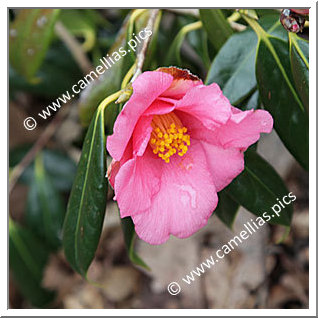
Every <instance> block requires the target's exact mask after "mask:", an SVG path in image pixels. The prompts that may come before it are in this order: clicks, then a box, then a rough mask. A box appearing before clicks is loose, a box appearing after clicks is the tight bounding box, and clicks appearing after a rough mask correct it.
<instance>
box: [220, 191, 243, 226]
mask: <svg viewBox="0 0 318 318" xmlns="http://www.w3.org/2000/svg"><path fill="white" fill-rule="evenodd" d="M218 197H219V202H218V206H217V208H216V209H215V211H214V214H215V215H217V217H218V218H219V219H220V220H221V221H222V222H223V223H224V224H225V225H226V226H228V227H229V228H230V229H233V224H234V221H235V218H236V215H237V212H238V208H239V204H238V203H237V202H236V201H234V200H233V199H232V198H231V197H230V196H229V195H228V194H227V193H226V191H224V190H223V191H221V192H219V193H218Z"/></svg>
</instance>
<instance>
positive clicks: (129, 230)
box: [121, 217, 150, 270]
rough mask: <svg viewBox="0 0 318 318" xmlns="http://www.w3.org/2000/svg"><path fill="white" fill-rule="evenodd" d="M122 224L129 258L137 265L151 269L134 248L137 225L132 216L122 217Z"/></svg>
mask: <svg viewBox="0 0 318 318" xmlns="http://www.w3.org/2000/svg"><path fill="white" fill-rule="evenodd" d="M121 225H122V229H123V233H124V240H125V244H126V248H127V251H128V255H129V259H130V260H131V262H132V263H133V264H135V265H139V266H141V267H143V268H145V269H147V270H150V268H149V267H148V265H147V264H146V263H145V262H144V261H143V260H142V259H141V258H140V257H139V256H138V255H137V254H136V252H135V249H134V243H135V237H136V233H135V226H134V223H133V221H132V220H131V218H130V217H126V218H123V219H121Z"/></svg>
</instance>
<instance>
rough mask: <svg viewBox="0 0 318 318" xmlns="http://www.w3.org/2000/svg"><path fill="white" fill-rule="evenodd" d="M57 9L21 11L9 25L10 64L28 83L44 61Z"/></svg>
mask: <svg viewBox="0 0 318 318" xmlns="http://www.w3.org/2000/svg"><path fill="white" fill-rule="evenodd" d="M58 13H59V10H58V9H22V10H21V11H20V12H19V13H18V15H17V17H16V18H15V20H14V22H13V23H12V24H11V25H10V41H9V44H10V45H9V46H10V53H9V56H10V63H11V65H12V66H13V67H14V68H15V70H16V71H17V72H19V73H20V74H21V75H23V76H24V77H25V78H26V79H27V80H29V81H35V78H34V75H35V73H36V71H37V70H38V68H39V67H40V65H41V63H42V62H43V60H44V57H45V54H46V51H47V49H48V47H49V45H50V42H51V39H52V35H53V27H54V24H55V21H56V19H57V16H58Z"/></svg>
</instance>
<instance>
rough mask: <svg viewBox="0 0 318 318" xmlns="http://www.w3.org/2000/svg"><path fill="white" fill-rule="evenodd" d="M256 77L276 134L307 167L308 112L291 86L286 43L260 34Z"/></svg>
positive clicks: (291, 80)
mask: <svg viewBox="0 0 318 318" xmlns="http://www.w3.org/2000/svg"><path fill="white" fill-rule="evenodd" d="M256 78H257V82H258V89H259V92H260V97H261V99H262V102H263V104H264V107H265V108H266V109H267V110H268V111H269V112H270V113H271V115H272V116H273V118H274V127H275V130H276V131H277V133H278V135H279V137H280V138H281V140H282V141H283V143H284V144H285V146H286V147H287V148H288V150H289V151H290V152H291V153H292V154H293V156H294V157H295V158H296V159H297V160H298V161H299V163H300V164H301V165H302V166H303V167H304V168H305V169H308V163H309V128H308V127H309V123H308V115H307V113H306V111H305V109H304V106H303V104H302V102H301V100H300V99H299V97H298V95H297V93H296V91H295V88H294V87H293V77H292V74H291V67H290V60H289V50H288V45H287V44H286V43H285V42H284V41H282V40H281V39H278V38H275V37H268V36H263V37H262V38H261V39H260V44H259V47H258V52H257V59H256Z"/></svg>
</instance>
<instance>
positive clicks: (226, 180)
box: [200, 141, 244, 192]
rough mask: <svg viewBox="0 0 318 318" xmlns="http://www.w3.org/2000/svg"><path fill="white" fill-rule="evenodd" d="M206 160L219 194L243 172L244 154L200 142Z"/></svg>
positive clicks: (235, 149)
mask: <svg viewBox="0 0 318 318" xmlns="http://www.w3.org/2000/svg"><path fill="white" fill-rule="evenodd" d="M200 143H201V145H202V147H203V149H204V152H205V156H206V159H207V163H208V167H209V171H210V173H211V176H212V180H213V182H214V184H215V188H216V191H217V192H219V191H221V190H222V189H224V188H225V187H226V186H227V185H229V184H230V183H231V182H232V180H233V179H234V178H236V177H237V176H238V175H239V174H240V173H241V172H242V171H243V170H244V154H243V153H242V152H241V151H240V150H239V149H237V148H229V149H224V148H223V147H220V146H216V145H212V144H210V143H207V142H204V141H200Z"/></svg>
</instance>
